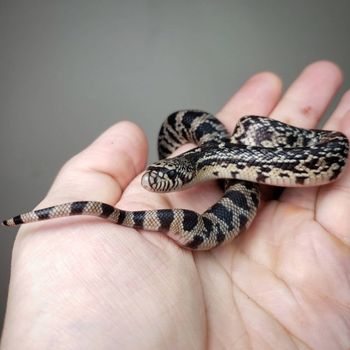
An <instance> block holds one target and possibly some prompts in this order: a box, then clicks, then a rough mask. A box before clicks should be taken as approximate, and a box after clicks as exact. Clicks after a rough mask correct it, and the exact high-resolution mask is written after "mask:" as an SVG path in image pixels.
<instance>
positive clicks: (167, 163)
mask: <svg viewBox="0 0 350 350" xmlns="http://www.w3.org/2000/svg"><path fill="white" fill-rule="evenodd" d="M194 174H195V167H194V166H193V165H192V164H191V162H190V160H188V159H186V158H183V157H179V158H177V157H175V158H169V159H163V160H160V161H158V162H155V163H153V164H152V165H150V166H149V167H148V168H147V169H146V172H145V174H144V175H143V176H142V179H141V184H142V186H143V187H144V188H145V189H147V190H148V191H152V192H171V191H176V190H179V189H181V188H183V187H185V186H187V185H189V184H190V183H191V182H192V180H193V179H194Z"/></svg>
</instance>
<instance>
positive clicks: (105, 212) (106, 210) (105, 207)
mask: <svg viewBox="0 0 350 350" xmlns="http://www.w3.org/2000/svg"><path fill="white" fill-rule="evenodd" d="M101 208H102V213H101V214H100V217H101V218H108V216H110V215H111V214H112V213H113V212H114V208H113V207H112V206H111V205H109V204H106V203H102V204H101Z"/></svg>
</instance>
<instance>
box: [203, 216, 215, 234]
mask: <svg viewBox="0 0 350 350" xmlns="http://www.w3.org/2000/svg"><path fill="white" fill-rule="evenodd" d="M203 224H204V232H203V233H204V235H205V237H209V236H210V233H211V231H212V230H213V223H212V221H211V220H210V219H208V218H206V217H205V216H204V217H203Z"/></svg>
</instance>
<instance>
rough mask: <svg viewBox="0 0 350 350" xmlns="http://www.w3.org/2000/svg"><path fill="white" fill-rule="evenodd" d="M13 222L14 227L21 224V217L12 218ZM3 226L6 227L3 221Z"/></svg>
mask: <svg viewBox="0 0 350 350" xmlns="http://www.w3.org/2000/svg"><path fill="white" fill-rule="evenodd" d="M13 221H14V223H15V224H16V225H20V224H23V220H22V218H21V215H17V216H15V217H14V218H13ZM4 224H5V225H6V221H4Z"/></svg>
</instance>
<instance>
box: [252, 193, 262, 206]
mask: <svg viewBox="0 0 350 350" xmlns="http://www.w3.org/2000/svg"><path fill="white" fill-rule="evenodd" d="M250 198H251V200H252V202H253V203H254V205H255V206H256V207H258V206H259V202H260V198H259V197H258V196H257V195H256V193H254V192H252V193H251V194H250Z"/></svg>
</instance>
